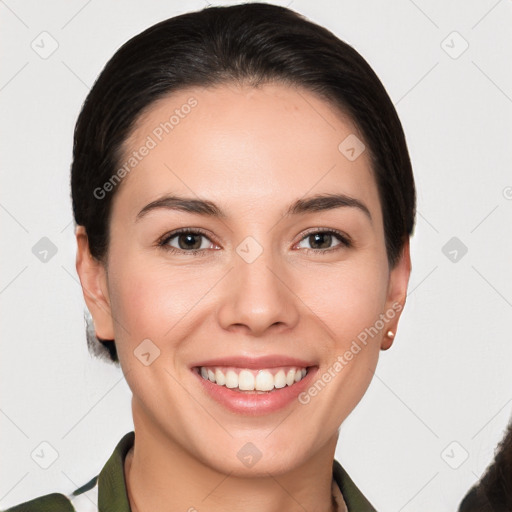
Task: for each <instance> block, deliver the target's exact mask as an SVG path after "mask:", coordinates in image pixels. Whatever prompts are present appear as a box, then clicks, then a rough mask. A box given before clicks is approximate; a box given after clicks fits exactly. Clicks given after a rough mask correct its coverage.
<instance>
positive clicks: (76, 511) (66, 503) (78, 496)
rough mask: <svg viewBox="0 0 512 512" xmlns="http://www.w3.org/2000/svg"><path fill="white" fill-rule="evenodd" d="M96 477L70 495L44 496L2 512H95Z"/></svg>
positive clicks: (96, 496)
mask: <svg viewBox="0 0 512 512" xmlns="http://www.w3.org/2000/svg"><path fill="white" fill-rule="evenodd" d="M97 483H98V477H97V476H95V477H94V478H93V479H92V480H90V481H89V482H87V483H86V484H85V485H83V486H82V487H80V488H78V489H76V490H75V491H74V492H73V493H72V494H70V495H65V494H61V493H57V492H54V493H51V494H45V495H44V496H39V497H38V498H34V499H32V500H30V501H26V502H24V503H20V504H19V505H15V506H14V507H11V508H8V509H7V510H4V511H2V512H97V510H98V507H97V505H96V504H97V502H98V485H97Z"/></svg>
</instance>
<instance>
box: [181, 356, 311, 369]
mask: <svg viewBox="0 0 512 512" xmlns="http://www.w3.org/2000/svg"><path fill="white" fill-rule="evenodd" d="M197 366H234V367H236V368H251V369H253V370H257V369H260V368H276V367H278V366H298V367H300V368H308V367H310V366H315V364H314V363H312V362H311V361H306V360H304V359H297V358H296V357H288V356H286V355H281V354H274V355H267V356H261V357H247V356H226V357H218V358H216V359H208V360H204V361H199V362H197V363H194V364H192V365H191V368H194V367H197Z"/></svg>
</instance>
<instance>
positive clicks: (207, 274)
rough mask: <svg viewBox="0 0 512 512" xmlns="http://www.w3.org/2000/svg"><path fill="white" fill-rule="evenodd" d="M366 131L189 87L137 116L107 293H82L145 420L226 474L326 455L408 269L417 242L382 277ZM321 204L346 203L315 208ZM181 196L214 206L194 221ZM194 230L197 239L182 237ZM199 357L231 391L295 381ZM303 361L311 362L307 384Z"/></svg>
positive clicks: (332, 115) (236, 94)
mask: <svg viewBox="0 0 512 512" xmlns="http://www.w3.org/2000/svg"><path fill="white" fill-rule="evenodd" d="M171 116H174V117H171ZM166 123H167V124H166ZM361 138H362V137H361V136H360V135H359V134H358V132H357V130H356V128H355V127H354V125H353V124H352V123H351V122H350V121H349V120H348V119H345V118H343V117H342V116H341V115H340V113H339V112H337V111H335V109H334V108H333V107H332V106H331V105H330V104H328V103H327V102H325V101H323V100H322V99H319V98H318V97H316V96H315V95H313V94H312V93H310V92H307V91H305V90H301V89H293V88H290V87H288V86H285V85H264V86H262V87H260V88H258V89H256V88H251V87H237V86H234V85H223V86H218V87H216V88H206V89H202V88H193V89H188V90H183V91H180V92H178V93H174V94H173V95H171V96H168V97H166V98H164V99H162V100H159V101H158V102H157V103H155V104H153V105H152V106H151V108H150V109H149V110H148V111H147V112H145V114H144V115H143V116H142V117H141V118H140V119H139V121H138V123H137V126H136V129H135V131H134V132H133V134H132V136H131V137H130V138H129V139H128V140H127V141H126V144H125V147H124V149H125V156H124V159H123V160H122V161H121V162H120V166H119V167H120V168H121V167H122V166H123V165H124V164H125V163H126V166H125V170H127V169H129V171H126V172H125V173H124V174H126V175H125V176H124V177H123V175H124V174H123V173H122V172H121V173H120V176H119V177H122V178H123V179H122V182H121V183H120V184H119V185H116V184H115V183H114V184H111V187H112V188H115V187H116V186H117V187H119V189H118V190H116V191H115V193H116V195H115V197H114V200H113V205H112V216H111V221H110V222H111V223H110V246H109V252H108V265H107V268H108V271H107V272H106V273H104V272H103V267H101V266H99V267H96V268H97V274H96V278H97V279H98V282H99V283H100V284H99V288H98V289H101V290H102V292H101V293H99V294H98V295H97V296H96V297H95V301H91V299H90V298H88V299H86V300H88V305H89V308H90V309H91V312H92V313H93V317H94V321H95V326H96V333H97V335H98V336H100V337H102V338H105V339H114V338H115V340H116V346H117V350H118V354H119V358H120V362H121V365H122V368H123V371H124V373H125V376H126V380H127V382H128V384H129V386H130V388H131V390H132V392H133V414H134V422H135V425H136V428H137V425H144V428H145V429H148V431H151V432H152V434H153V435H154V436H160V437H161V438H162V439H164V438H165V439H167V440H170V441H171V442H172V443H174V444H175V445H177V446H179V448H180V449H182V450H185V451H186V452H188V453H189V454H190V455H191V456H193V457H194V458H195V459H198V460H200V461H201V462H202V463H203V464H206V465H208V466H210V467H212V468H216V469H218V470H221V471H223V472H234V473H240V474H249V473H250V474H252V475H255V474H265V473H266V472H271V473H273V474H278V473H279V472H283V471H286V470H288V469H290V468H293V467H298V466H299V464H303V463H306V462H311V461H312V460H313V459H314V457H315V456H317V455H318V454H320V453H324V454H325V453H327V452H329V455H330V456H333V454H334V448H335V445H336V440H337V436H338V427H339V426H340V424H341V423H342V422H343V420H344V419H345V418H346V417H347V415H348V414H349V413H350V412H351V411H352V409H353V408H354V407H355V406H356V404H357V403H358V402H359V400H360V399H361V397H362V396H363V394H364V393H365V391H366V389H367V387H368V385H369V383H370V381H371V378H372V374H373V371H374V369H375V366H376V364H377V360H378V355H379V350H380V349H381V348H388V347H389V345H390V343H391V342H390V340H389V339H388V338H386V333H387V331H388V330H389V329H391V330H394V329H395V328H396V324H397V321H398V317H399V314H400V310H401V308H402V306H403V304H404V300H405V294H406V288H407V280H408V277H409V272H410V264H409V254H408V245H406V251H405V252H404V256H403V258H402V260H401V261H400V262H399V264H398V265H397V267H395V268H394V269H393V270H391V271H390V270H389V268H388V262H387V258H386V249H385V239H384V229H383V219H382V214H381V207H380V202H379V196H378V192H377V186H376V182H375V179H374V177H373V175H372V172H371V168H370V159H369V154H368V151H366V150H364V146H363V145H362V142H361ZM144 147H145V148H146V149H141V148H144ZM134 152H135V153H134ZM130 158H132V160H130ZM108 189H109V187H108V185H107V187H106V190H108ZM110 193H112V192H110ZM327 194H330V195H339V196H343V197H342V198H341V199H338V200H331V201H328V200H323V201H320V202H316V203H313V202H311V199H312V198H315V197H318V196H321V195H327ZM171 196H173V197H178V196H179V197H180V198H182V199H183V198H185V199H186V200H193V201H197V202H199V201H207V202H208V203H207V206H204V205H203V206H201V205H200V203H196V205H199V206H198V207H197V208H196V209H195V211H193V208H190V207H188V209H187V208H185V207H182V208H178V207H177V206H176V202H174V201H172V200H171V199H168V200H166V199H165V198H170V197H171ZM156 201H157V203H155V202H156ZM297 202H298V205H297ZM213 204H214V205H215V206H214V208H212V207H211V206H212V205H213ZM148 205H150V206H148ZM293 205H295V208H293V209H292V210H290V208H291V207H292V206H293ZM308 206H309V207H308ZM214 213H217V214H214ZM183 228H187V229H189V230H190V231H191V232H192V233H188V234H187V233H185V234H181V235H179V234H178V235H176V236H173V232H175V231H176V230H179V229H183ZM314 233H318V234H317V235H314ZM347 242H348V244H347ZM193 250H196V252H192V251H193ZM82 275H84V276H85V274H84V273H83V274H81V277H82ZM89 275H92V273H91V272H89ZM83 279H86V278H85V277H83ZM82 283H83V284H84V281H82ZM91 288H94V286H92V285H91ZM262 356H267V357H268V358H269V359H267V360H266V361H258V360H256V361H253V362H254V365H252V366H251V365H250V364H249V363H247V361H243V360H239V361H228V359H230V358H235V357H239V358H242V359H243V358H251V359H253V358H256V359H257V358H260V357H262ZM283 358H285V359H283ZM286 358H293V359H295V361H292V360H291V359H290V360H286ZM214 360H215V361H214ZM297 360H298V361H297ZM201 365H202V366H205V367H209V368H205V371H206V374H207V375H208V369H210V370H211V372H212V374H216V375H217V376H218V375H219V372H217V369H218V370H219V371H220V372H221V373H222V374H223V375H224V376H225V378H227V379H228V382H229V383H230V384H229V385H233V383H232V381H231V380H230V379H232V378H233V374H231V375H230V377H228V369H227V367H228V366H230V367H231V366H233V367H235V368H233V372H234V374H235V375H238V374H239V372H240V369H241V368H248V367H249V368H250V369H252V371H250V372H245V373H244V374H243V376H242V377H240V381H239V382H244V383H245V382H246V379H247V381H248V386H249V387H250V381H251V377H250V376H249V375H248V374H249V373H250V374H251V375H252V376H253V377H257V376H258V369H261V370H263V369H265V368H266V369H268V370H270V372H269V373H270V375H271V376H272V377H274V380H272V379H270V380H269V379H268V376H269V375H268V373H267V372H261V375H262V376H264V377H267V378H266V379H265V378H263V377H260V378H259V380H258V378H257V379H256V382H259V383H260V384H261V383H263V386H265V385H268V382H270V383H271V384H270V385H272V382H274V384H277V385H278V386H281V385H282V384H283V375H284V377H285V380H286V377H288V378H289V379H291V381H289V382H288V384H286V385H285V386H284V387H278V388H277V389H275V388H274V390H273V391H270V392H266V393H254V392H253V393H248V392H244V393H242V392H241V391H238V390H235V389H231V388H230V387H228V386H226V385H220V384H218V383H215V384H214V383H212V382H209V381H207V380H205V379H204V378H203V377H202V376H201V375H200V370H199V371H198V370H197V368H196V367H197V366H201ZM295 366H297V367H299V368H301V367H303V366H304V367H308V373H307V375H306V376H305V377H304V378H303V380H301V381H299V382H295V381H296V378H297V377H298V376H297V377H296V378H294V377H290V375H293V374H290V372H289V371H290V369H291V368H292V367H295ZM279 372H282V373H281V374H280V375H279V376H277V377H275V375H276V374H277V373H279ZM301 375H302V372H301ZM219 379H220V382H222V375H220V377H219ZM233 382H235V384H236V380H235V381H233ZM290 382H293V384H291V385H290ZM241 385H242V384H241ZM248 443H252V444H248ZM251 457H252V459H251ZM249 459H250V460H253V459H254V460H256V461H257V462H256V463H254V462H252V463H249V462H247V463H246V461H248V460H249Z"/></svg>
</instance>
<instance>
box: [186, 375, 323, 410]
mask: <svg viewBox="0 0 512 512" xmlns="http://www.w3.org/2000/svg"><path fill="white" fill-rule="evenodd" d="M317 370H318V367H310V368H309V369H308V373H307V374H306V376H305V377H304V378H303V379H301V380H300V381H299V382H295V383H294V384H292V385H291V386H285V387H284V388H279V389H276V388H274V390H273V391H269V392H267V393H256V392H255V393H246V392H241V391H234V390H233V389H230V388H227V387H226V386H219V385H218V384H214V383H213V382H211V381H210V380H206V379H205V378H203V377H202V376H201V375H200V373H199V370H198V369H197V368H193V369H192V373H194V374H195V375H196V376H197V378H198V379H199V380H200V381H201V384H202V385H203V387H204V389H205V390H206V391H207V393H208V394H209V395H210V397H211V398H213V399H214V400H215V401H217V402H218V403H220V404H221V405H223V406H224V407H226V408H227V409H229V410H230V411H232V412H235V413H239V414H246V415H250V416H257V415H261V414H268V413H272V412H275V411H278V410H280V409H282V408H284V407H286V406H287V405H289V404H291V403H292V402H293V401H295V400H297V397H298V395H299V394H300V393H302V392H303V391H304V390H305V389H307V388H308V387H309V386H310V385H311V384H310V383H311V381H312V379H313V377H314V375H315V373H316V372H317ZM297 402H298V400H297Z"/></svg>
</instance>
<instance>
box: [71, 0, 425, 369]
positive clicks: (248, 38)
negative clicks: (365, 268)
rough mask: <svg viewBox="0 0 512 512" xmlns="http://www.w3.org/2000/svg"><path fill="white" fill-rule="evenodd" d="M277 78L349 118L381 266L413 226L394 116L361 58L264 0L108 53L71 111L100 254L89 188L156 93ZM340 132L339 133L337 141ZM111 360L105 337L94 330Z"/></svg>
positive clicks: (81, 212) (82, 210) (165, 24)
mask: <svg viewBox="0 0 512 512" xmlns="http://www.w3.org/2000/svg"><path fill="white" fill-rule="evenodd" d="M233 82H235V83H239V84H247V85H250V86H254V87H257V86H258V85H261V84H265V83H283V84H287V85H290V86H294V87H300V88H303V89H305V90H307V91H310V92H313V93H316V94H317V95H318V96H319V97H322V98H323V99H325V100H326V101H328V102H329V103H331V104H332V105H333V106H334V107H335V108H337V110H338V111H339V112H343V114H346V115H348V117H349V118H350V119H351V120H352V121H353V123H354V124H355V125H356V126H357V128H358V129H359V131H360V133H361V134H362V137H363V139H364V144H365V146H366V148H367V151H368V154H369V156H370V158H371V161H372V168H373V172H374V175H375V179H376V183H377V187H378V191H379V197H380V202H381V207H382V214H383V219H384V232H385V233H384V234H385V239H386V251H387V256H388V263H389V266H390V268H392V267H394V266H395V264H396V263H397V261H398V259H399V256H400V253H401V251H402V249H403V245H404V243H405V242H406V240H407V238H408V237H409V236H410V235H412V233H413V229H414V222H415V210H416V193H415V185H414V178H413V173H412V167H411V162H410V158H409V153H408V150H407V145H406V141H405V136H404V133H403V130H402V125H401V123H400V120H399V118H398V115H397V113H396V110H395V108H394V106H393V103H392V101H391V99H390V98H389V96H388V94H387V92H386V90H385V88H384V86H383V85H382V83H381V82H380V80H379V78H378V77H377V75H376V74H375V72H374V71H373V70H372V68H371V67H370V66H369V64H368V63H367V62H366V61H365V59H364V58H363V57H362V56H361V55H360V54H359V53H358V52H357V51H356V50H355V49H354V48H352V47H351V46H350V45H348V44H347V43H345V42H343V41H341V40H340V39H339V38H337V37H336V36H335V35H334V34H333V33H331V32H330V31H328V30H327V29H325V28H323V27H321V26H319V25H317V24H315V23H313V22H310V21H308V20H307V19H306V18H305V17H303V16H302V15H300V14H298V13H296V12H294V11H292V10H291V9H288V8H285V7H280V6H276V5H271V4H264V3H248V4H239V5H233V6H226V7H207V8H205V9H203V10H201V11H196V12H190V13H186V14H182V15H179V16H176V17H173V18H170V19H167V20H165V21H162V22H160V23H157V24H156V25H154V26H152V27H150V28H148V29H147V30H145V31H143V32H142V33H140V34H138V35H137V36H135V37H133V38H132V39H130V40H129V41H128V42H126V43H125V44H124V45H122V46H121V48H119V49H118V51H117V52H116V53H115V54H114V56H113V57H112V58H111V59H110V61H109V62H108V63H107V64H106V66H105V68H104V69H103V71H102V72H101V74H100V75H99V77H98V79H97V80H96V82H95V84H94V86H93V87H92V89H91V91H90V92H89V94H88V96H87V98H86V100H85V102H84V104H83V107H82V110H81V112H80V115H79V117H78V120H77V123H76V127H75V133H74V144H73V163H72V167H71V189H72V199H73V213H74V217H75V222H76V224H78V225H82V226H84V227H85V229H86V232H87V235H88V240H89V248H90V251H91V254H92V255H93V256H94V257H95V258H96V259H98V260H100V261H101V262H103V263H104V264H106V255H107V252H108V242H109V217H110V211H111V205H112V199H113V197H114V195H115V193H116V191H117V190H118V188H119V187H114V188H113V190H112V191H111V192H110V193H108V194H106V196H105V197H102V198H98V197H96V195H95V194H94V191H95V190H97V189H98V188H99V187H102V186H103V185H104V184H105V183H106V182H108V181H109V179H111V178H112V176H113V175H114V174H115V173H116V171H117V170H118V168H119V166H120V164H121V162H120V160H121V157H122V150H123V143H124V142H125V141H126V140H127V139H128V137H129V136H130V134H131V133H132V131H133V129H134V127H135V125H136V123H137V120H138V119H139V117H140V115H141V114H142V113H143V111H144V110H145V109H147V108H148V107H150V106H151V105H152V104H153V103H154V102H155V101H156V100H157V99H160V98H162V97H163V96H165V95H168V94H170V93H172V92H175V91H178V90H180V89H184V88H187V87H193V86H202V87H205V86H215V85H220V84H223V83H233ZM340 142H341V141H340ZM98 341H101V342H102V344H103V345H104V346H105V350H106V352H104V354H106V353H108V354H109V356H108V357H109V358H110V360H112V361H115V362H118V358H117V352H116V350H115V344H114V340H98Z"/></svg>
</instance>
